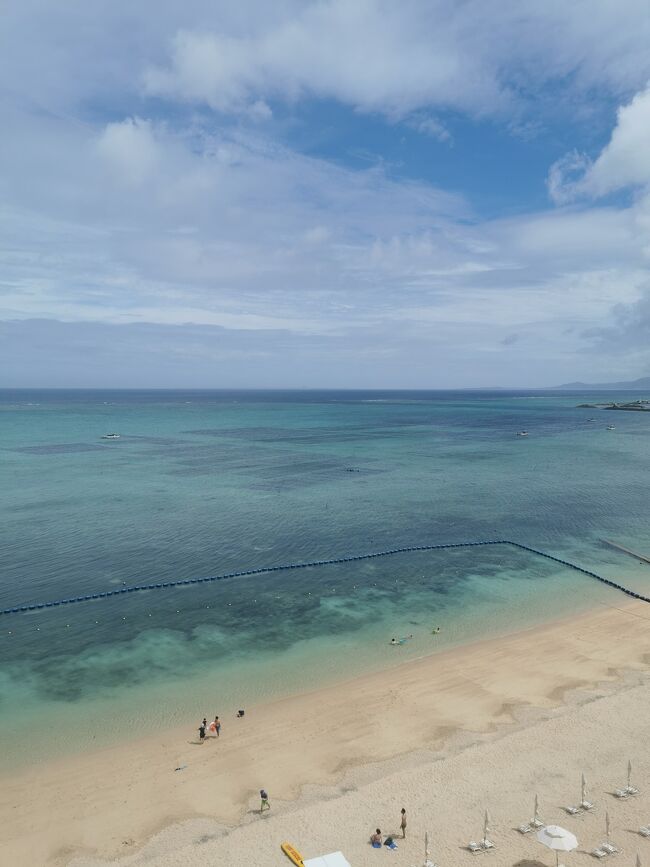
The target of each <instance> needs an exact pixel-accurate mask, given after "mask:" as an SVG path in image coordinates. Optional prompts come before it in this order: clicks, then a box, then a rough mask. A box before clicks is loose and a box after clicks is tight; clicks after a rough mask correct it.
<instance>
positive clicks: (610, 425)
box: [607, 424, 616, 430]
mask: <svg viewBox="0 0 650 867" xmlns="http://www.w3.org/2000/svg"><path fill="white" fill-rule="evenodd" d="M607 430H616V428H615V427H614V425H613V424H608V425H607Z"/></svg>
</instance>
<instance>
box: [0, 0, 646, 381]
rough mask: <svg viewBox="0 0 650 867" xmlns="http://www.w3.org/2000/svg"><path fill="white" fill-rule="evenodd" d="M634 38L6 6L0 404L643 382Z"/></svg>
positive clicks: (77, 0) (399, 8)
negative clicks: (168, 391)
mask: <svg viewBox="0 0 650 867" xmlns="http://www.w3.org/2000/svg"><path fill="white" fill-rule="evenodd" d="M649 44H650V7H649V6H648V3H647V0H626V2H624V3H623V4H621V3H616V4H615V3H613V2H611V0H576V2H574V3H572V4H566V3H561V2H558V0H548V2H546V3H544V4H539V3H533V2H528V0H521V2H519V3H517V4H504V3H502V2H497V0H481V2H479V0H463V2H460V0H456V2H450V0H427V2H424V0H409V2H404V3H401V4H395V3H388V2H379V0H345V2H343V0H338V2H337V0H321V2H317V3H312V2H293V0H282V2H278V3H275V4H268V3H262V2H260V0H243V2H240V3H238V4H236V5H235V4H232V3H222V2H218V0H217V2H215V0H212V2H208V0H188V2H186V3H183V4H180V3H178V2H164V0H161V2H157V3H155V4H153V3H147V2H143V3H139V4H136V5H133V4H127V3H126V2H124V0H113V2H108V0H100V2H97V3H93V4H87V3H83V2H81V0H71V2H69V3H66V4H65V5H64V6H63V7H57V8H55V7H54V6H52V4H47V3H45V2H42V0H23V2H21V3H17V2H16V3H10V4H9V6H8V14H7V15H5V21H4V24H3V28H2V33H0V76H1V78H0V82H1V87H0V114H1V116H2V117H1V120H2V128H3V130H5V131H6V133H5V135H3V136H2V137H1V139H0V193H1V196H0V386H3V385H4V386H36V387H38V386H61V387H64V386H85V387H92V386H97V387H101V386H118V387H119V386H133V387H146V386H166V385H167V386H169V387H183V386H186V387H246V386H249V387H257V386H260V387H261V386H266V387H273V386H277V387H310V386H313V387H328V386H329V387H345V386H349V387H375V388H381V387H391V388H395V387H405V388H409V387H410V388H426V387H431V388H437V387H463V386H490V385H496V384H499V385H506V386H508V385H510V386H521V387H524V386H543V385H548V384H553V383H558V382H562V381H565V380H574V379H583V380H594V381H603V380H606V379H622V378H628V377H629V378H633V377H636V376H640V375H644V374H647V373H649V372H650V339H649V338H650V281H649V280H648V264H649V259H650V85H649V81H650V53H649V52H648V50H647V46H648V45H649ZM7 133H8V134H7Z"/></svg>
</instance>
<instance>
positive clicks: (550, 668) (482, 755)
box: [0, 603, 650, 867]
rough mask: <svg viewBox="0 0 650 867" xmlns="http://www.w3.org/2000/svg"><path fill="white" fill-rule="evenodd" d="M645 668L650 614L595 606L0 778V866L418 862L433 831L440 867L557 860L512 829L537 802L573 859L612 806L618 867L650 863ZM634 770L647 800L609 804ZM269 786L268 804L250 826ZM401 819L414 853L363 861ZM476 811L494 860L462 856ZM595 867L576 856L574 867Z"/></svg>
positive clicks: (520, 866) (598, 833)
mask: <svg viewBox="0 0 650 867" xmlns="http://www.w3.org/2000/svg"><path fill="white" fill-rule="evenodd" d="M649 662H650V606H648V605H647V604H646V603H633V604H631V605H626V606H623V607H621V608H614V607H607V608H606V607H602V608H599V609H598V610H596V611H594V612H591V613H589V614H586V615H583V616H581V617H578V618H574V619H572V620H570V621H565V622H558V623H555V624H552V625H547V626H543V627H538V628H535V629H531V630H527V631H524V632H520V633H517V634H514V635H510V636H506V637H503V638H498V639H492V640H489V641H482V642H478V643H476V644H474V645H471V646H467V647H464V648H460V649H456V650H452V651H446V652H441V653H438V654H435V655H433V656H430V657H427V658H425V659H421V660H418V661H415V662H409V663H405V664H404V665H402V666H400V667H398V668H395V669H392V670H390V671H387V672H383V673H377V674H372V675H369V676H366V677H363V678H358V679H355V680H353V681H349V682H347V683H344V684H340V685H337V686H334V687H329V688H326V689H321V690H318V691H315V692H312V693H309V694H306V695H300V696H295V697H292V698H287V699H283V700H281V701H277V702H274V703H270V704H268V705H265V706H261V707H258V708H251V709H249V710H248V711H247V716H246V718H245V719H244V720H235V719H234V718H232V716H231V717H229V718H227V719H225V720H224V728H223V730H222V737H221V739H219V740H218V741H217V740H214V741H211V742H208V743H206V744H204V745H202V746H200V745H198V743H196V742H195V739H194V737H192V736H190V738H189V739H188V734H190V735H191V732H192V731H193V729H195V728H196V725H195V723H194V721H192V722H191V723H189V724H188V728H187V729H183V730H173V731H166V732H161V733H160V735H152V736H150V737H149V738H148V739H147V740H145V741H142V742H138V743H130V744H127V745H122V746H119V747H115V748H111V749H107V750H104V751H101V752H97V753H91V754H86V755H80V756H78V757H75V758H73V759H67V760H65V761H61V762H51V763H48V764H47V765H45V766H43V765H41V766H38V767H35V768H32V769H29V770H26V771H23V772H20V773H14V774H11V775H10V776H7V777H5V778H4V779H2V789H1V794H0V821H1V822H2V828H3V835H2V836H3V846H2V851H1V853H0V862H1V863H2V864H5V863H6V864H12V865H23V864H24V865H27V864H29V865H41V864H42V865H45V864H54V863H57V864H73V865H74V867H91V865H92V867H98V865H105V864H107V863H114V861H113V860H111V859H115V858H117V857H120V856H121V857H120V860H119V864H120V865H124V867H126V865H134V867H135V865H144V864H147V865H156V867H163V865H164V867H167V865H202V867H203V865H205V864H211V865H223V867H238V865H242V867H243V865H248V867H253V865H258V867H273V865H276V864H277V865H278V867H287V865H288V864H289V862H288V861H287V860H286V858H285V857H284V856H283V855H282V854H281V852H280V848H279V844H280V842H281V841H282V840H285V839H288V840H289V841H291V842H292V843H294V845H296V846H297V848H298V849H300V850H301V851H302V852H303V854H304V855H305V856H308V857H309V856H313V855H316V854H323V853H324V852H328V851H332V850H335V849H342V850H343V851H344V853H345V854H346V856H347V857H348V860H349V861H350V862H351V864H352V865H353V867H364V865H376V864H377V862H378V861H379V860H381V861H383V859H386V858H388V859H393V860H397V861H398V862H399V863H400V864H402V865H408V867H411V865H416V864H420V863H421V862H422V854H423V853H422V846H423V844H422V838H423V833H424V830H425V829H428V830H429V831H430V832H431V834H432V839H433V841H434V843H435V846H434V855H435V860H436V862H437V863H438V864H440V865H441V867H444V865H447V867H451V865H454V867H455V865H464V864H469V863H470V862H471V861H473V860H474V857H478V858H479V860H481V861H482V860H489V861H490V862H491V863H493V864H495V865H497V864H498V865H517V867H535V865H538V864H539V865H546V864H548V865H550V864H553V863H554V859H553V857H552V856H551V854H550V853H549V852H548V851H547V850H544V849H543V847H542V846H540V845H539V844H538V843H536V842H535V840H534V839H531V837H532V835H527V836H526V837H522V836H521V835H519V834H518V833H517V832H516V831H514V830H513V827H514V826H515V825H517V824H519V823H520V822H522V821H523V820H524V819H526V818H528V817H529V815H530V813H531V811H532V801H533V794H534V792H536V791H537V792H539V795H540V801H541V805H542V812H543V818H544V819H545V820H546V821H553V822H558V823H559V824H562V825H564V826H565V827H568V828H570V829H572V830H573V831H574V832H575V833H576V834H577V836H578V839H579V841H580V844H581V846H580V848H581V849H583V848H585V847H588V848H591V847H593V845H595V844H596V843H598V842H599V839H600V837H602V836H603V832H604V811H605V809H606V808H607V809H609V811H610V814H611V816H612V821H613V827H614V829H615V834H614V837H615V839H616V842H618V843H620V844H621V845H622V846H623V847H624V848H625V850H626V853H627V855H626V856H625V857H624V858H619V859H618V862H619V863H621V864H627V863H629V864H633V863H634V860H633V853H635V852H636V850H637V848H638V850H639V852H640V853H641V854H642V857H643V853H644V852H645V858H646V859H647V862H648V863H649V864H650V840H648V841H646V840H643V839H642V838H641V837H640V836H639V835H638V834H636V833H635V829H637V828H638V826H639V825H640V824H645V823H646V822H650V784H649V785H646V780H647V778H648V771H649V770H650V757H649V756H648V752H647V749H646V743H647V739H648V734H649V724H648V713H647V711H648V699H649V697H650V678H649V677H648V672H649V668H648V663H649ZM628 757H632V758H633V760H634V761H635V766H636V769H637V771H636V777H637V781H638V784H639V787H640V788H641V789H642V794H641V795H640V796H638V797H637V798H635V799H630V800H629V801H627V802H624V803H621V802H619V801H617V800H616V799H615V798H614V797H613V796H612V795H611V794H608V792H611V791H612V787H613V786H614V785H620V784H622V783H624V781H625V768H626V763H627V759H628ZM182 765H186V766H187V767H185V768H184V769H183V770H181V771H175V770H174V768H176V767H179V766H182ZM583 770H584V772H585V773H586V774H587V776H588V779H589V780H590V783H591V786H590V795H591V797H592V800H594V801H595V802H596V804H597V809H596V811H595V814H594V815H587V816H583V817H580V818H577V819H576V818H570V817H568V816H566V814H563V813H562V810H561V806H562V805H563V804H565V803H573V802H576V801H577V800H579V794H580V791H579V790H580V772H581V771H583ZM262 786H265V787H266V788H267V789H268V790H269V793H270V796H271V804H272V810H271V812H270V814H265V816H264V817H263V818H260V816H259V813H258V812H257V808H259V800H258V798H257V792H258V790H259V788H260V787H262ZM646 790H647V794H646ZM296 799H297V800H296ZM402 806H405V807H406V809H407V811H408V817H409V826H408V827H409V839H408V840H406V841H405V842H404V843H403V844H402V843H400V848H399V850H398V851H397V852H394V853H391V852H389V851H387V850H382V851H375V850H373V849H371V848H370V847H369V846H368V843H367V839H368V836H369V834H370V832H371V831H372V830H373V829H374V828H375V827H377V826H379V827H381V828H382V830H383V831H385V832H395V831H396V830H397V829H398V826H399V811H400V808H401V807H402ZM486 806H487V807H489V808H490V810H491V813H492V814H493V818H494V822H493V827H494V829H495V830H494V835H493V837H494V839H495V842H496V843H497V847H498V849H497V851H496V852H494V853H490V854H483V855H480V856H471V855H470V854H469V853H467V852H464V851H463V849H462V848H461V847H462V844H463V843H465V842H467V840H468V839H470V838H473V839H476V837H477V836H479V835H480V831H481V826H482V815H483V810H484V809H485V807H486ZM163 829H164V830H163ZM157 832H158V833H157ZM152 835H155V836H152ZM147 841H148V842H147ZM143 844H146V845H143ZM106 859H109V860H106ZM593 860H594V859H592V858H591V857H590V856H588V855H587V854H584V853H581V852H580V851H578V852H577V853H574V854H573V855H572V856H571V860H570V861H569V863H570V864H576V865H579V864H580V863H584V864H586V863H587V862H588V861H589V862H593ZM644 863H645V862H644Z"/></svg>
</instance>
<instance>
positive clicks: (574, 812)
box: [564, 806, 582, 816]
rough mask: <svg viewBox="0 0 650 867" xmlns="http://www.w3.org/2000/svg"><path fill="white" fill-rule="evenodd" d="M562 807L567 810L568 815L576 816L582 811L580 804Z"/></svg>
mask: <svg viewBox="0 0 650 867" xmlns="http://www.w3.org/2000/svg"><path fill="white" fill-rule="evenodd" d="M564 809H565V810H566V811H567V813H568V814H569V816H577V815H579V814H580V813H582V806H580V807H565V808H564Z"/></svg>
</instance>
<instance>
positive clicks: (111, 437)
mask: <svg viewBox="0 0 650 867" xmlns="http://www.w3.org/2000/svg"><path fill="white" fill-rule="evenodd" d="M119 438H120V435H119V434H116V433H109V434H104V435H103V436H102V439H103V440H119Z"/></svg>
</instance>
